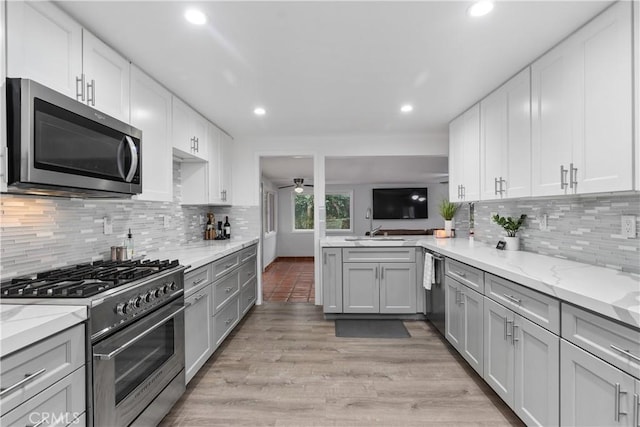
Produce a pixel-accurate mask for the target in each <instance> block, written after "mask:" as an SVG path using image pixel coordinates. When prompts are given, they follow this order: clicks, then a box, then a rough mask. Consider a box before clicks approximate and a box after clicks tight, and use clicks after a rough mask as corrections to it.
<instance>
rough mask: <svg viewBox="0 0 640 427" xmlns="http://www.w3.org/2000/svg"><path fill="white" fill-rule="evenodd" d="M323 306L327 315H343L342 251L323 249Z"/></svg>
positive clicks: (338, 249)
mask: <svg viewBox="0 0 640 427" xmlns="http://www.w3.org/2000/svg"><path fill="white" fill-rule="evenodd" d="M322 304H323V309H324V312H325V313H342V249H340V248H323V249H322Z"/></svg>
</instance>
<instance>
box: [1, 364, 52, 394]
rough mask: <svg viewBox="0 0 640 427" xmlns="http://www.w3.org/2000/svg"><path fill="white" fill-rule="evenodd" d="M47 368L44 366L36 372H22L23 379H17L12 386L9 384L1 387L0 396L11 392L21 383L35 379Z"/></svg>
mask: <svg viewBox="0 0 640 427" xmlns="http://www.w3.org/2000/svg"><path fill="white" fill-rule="evenodd" d="M46 371H47V370H46V369H45V368H42V369H40V370H39V371H37V372H34V373H33V374H24V379H22V380H20V381H18V382H17V383H15V384H14V385H12V386H9V387H7V388H3V389H0V397H2V396H4V395H6V394H8V393H11V392H12V391H13V390H15V389H17V388H20V387H22V386H23V385H25V384H27V383H30V382H31V381H33V380H35V379H36V378H37V377H39V376H40V375H42V374H44V373H45V372H46Z"/></svg>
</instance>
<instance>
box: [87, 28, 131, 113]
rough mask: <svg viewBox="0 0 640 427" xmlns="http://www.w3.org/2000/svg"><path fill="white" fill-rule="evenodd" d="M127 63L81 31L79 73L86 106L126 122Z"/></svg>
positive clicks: (128, 79)
mask: <svg viewBox="0 0 640 427" xmlns="http://www.w3.org/2000/svg"><path fill="white" fill-rule="evenodd" d="M130 67H131V64H130V62H129V61H128V60H126V59H125V58H123V57H122V56H120V54H118V53H117V52H116V51H115V50H113V49H111V48H110V47H109V46H107V45H106V44H104V43H103V42H102V41H100V40H99V39H98V38H96V37H95V36H94V35H93V34H91V33H90V32H88V31H87V30H82V71H83V73H84V75H85V88H86V96H87V105H90V106H92V107H95V108H96V109H98V110H100V111H101V112H104V113H106V114H109V115H110V116H113V117H115V118H117V119H120V120H122V121H123V122H126V123H129V120H130V117H129V82H130Z"/></svg>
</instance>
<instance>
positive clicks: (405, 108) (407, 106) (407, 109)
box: [400, 104, 413, 113]
mask: <svg viewBox="0 0 640 427" xmlns="http://www.w3.org/2000/svg"><path fill="white" fill-rule="evenodd" d="M400 111H402V112H403V113H410V112H412V111H413V105H410V104H405V105H403V106H402V107H400Z"/></svg>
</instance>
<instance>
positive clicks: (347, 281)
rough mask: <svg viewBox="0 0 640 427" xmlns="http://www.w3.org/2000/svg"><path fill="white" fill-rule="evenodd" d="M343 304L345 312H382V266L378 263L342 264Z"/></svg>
mask: <svg viewBox="0 0 640 427" xmlns="http://www.w3.org/2000/svg"><path fill="white" fill-rule="evenodd" d="M342 269H343V270H342V271H343V273H342V278H343V285H342V305H343V308H344V312H345V313H379V312H380V285H379V274H380V271H379V270H380V266H379V264H377V263H369V262H351V263H344V264H342Z"/></svg>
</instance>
